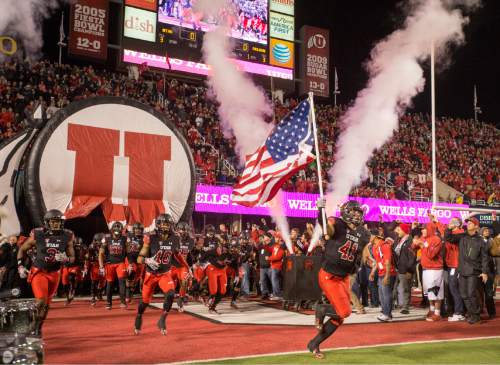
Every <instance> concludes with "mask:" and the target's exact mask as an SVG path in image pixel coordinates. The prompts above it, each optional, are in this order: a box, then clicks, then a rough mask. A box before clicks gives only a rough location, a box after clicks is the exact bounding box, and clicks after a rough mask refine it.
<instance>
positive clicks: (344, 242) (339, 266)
mask: <svg viewBox="0 0 500 365" xmlns="http://www.w3.org/2000/svg"><path fill="white" fill-rule="evenodd" d="M325 205H326V201H325V199H320V200H318V203H317V206H318V208H319V210H320V217H321V209H323V208H324V207H325ZM363 217H364V211H363V209H362V208H361V206H360V205H359V203H358V202H357V201H354V200H351V201H347V202H346V203H344V204H343V205H342V206H341V207H340V219H335V218H330V219H329V220H328V224H327V232H326V235H325V236H324V240H325V255H324V259H323V263H322V268H321V269H320V271H319V273H318V281H319V286H320V287H321V290H322V291H323V293H324V295H325V296H326V298H327V299H328V301H329V302H330V304H318V305H317V306H316V327H317V328H318V334H317V335H316V336H315V337H314V338H313V339H312V340H311V341H309V343H308V344H307V348H308V349H309V351H311V352H312V353H313V354H314V356H315V357H316V358H318V359H322V358H324V354H323V353H322V352H321V351H320V349H319V346H320V344H321V343H322V342H323V341H325V340H326V339H327V338H328V337H330V336H331V335H332V334H333V333H334V332H335V331H336V330H337V328H338V327H339V326H340V325H341V324H342V323H343V321H344V319H345V318H347V317H349V315H350V314H351V301H350V283H349V275H350V274H351V273H353V272H354V270H355V267H356V262H357V259H358V256H359V255H360V254H363V255H367V254H368V252H367V249H366V246H367V244H368V243H369V241H370V233H369V232H368V230H367V229H366V228H364V227H363ZM320 219H321V218H320ZM325 317H328V320H327V321H326V322H324V319H325Z"/></svg>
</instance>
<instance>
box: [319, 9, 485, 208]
mask: <svg viewBox="0 0 500 365" xmlns="http://www.w3.org/2000/svg"><path fill="white" fill-rule="evenodd" d="M479 4H480V2H479V1H472V0H469V1H467V0H458V1H453V0H444V1H441V0H412V1H410V2H409V7H408V9H409V14H408V16H407V18H406V20H405V22H404V25H403V27H402V28H401V29H399V30H396V31H395V32H393V33H392V34H390V35H389V36H388V37H387V38H385V39H384V40H382V41H380V42H379V43H378V44H376V46H375V47H374V49H373V50H372V52H371V55H370V60H369V61H368V64H367V70H368V72H369V81H368V85H367V86H366V88H365V89H364V90H362V91H360V92H359V94H358V95H357V98H356V100H355V102H354V105H353V106H352V107H350V108H349V109H348V110H347V112H346V114H345V115H344V117H343V118H342V120H341V124H342V125H343V126H344V127H345V129H344V130H343V132H342V133H341V134H340V137H339V140H338V144H337V151H336V162H335V164H334V166H333V167H332V169H331V170H330V172H329V173H330V184H329V189H328V190H329V192H328V194H327V207H328V214H329V215H332V214H333V213H334V210H336V208H337V206H338V205H339V204H340V203H341V202H342V201H343V199H345V198H346V197H347V195H348V194H349V191H350V190H351V188H352V187H354V186H356V185H358V184H359V183H360V182H361V181H362V178H363V173H364V171H365V168H366V167H365V166H366V163H367V162H368V160H369V159H370V157H371V156H372V154H373V152H374V151H375V150H376V149H378V148H380V147H382V146H383V145H384V143H386V142H387V141H388V140H389V139H390V138H391V136H392V135H393V132H394V130H396V129H397V128H398V116H399V115H401V114H402V113H403V112H404V110H405V108H406V107H407V106H408V105H409V104H410V103H411V100H412V98H413V97H414V96H415V95H416V94H417V93H419V92H421V91H422V89H423V87H424V84H425V80H424V78H423V71H422V67H421V66H420V64H419V62H423V61H425V60H427V59H428V58H429V56H430V50H431V43H432V42H434V45H435V49H436V54H437V59H438V60H439V61H442V62H441V63H443V62H444V63H445V64H449V62H448V59H447V56H448V54H449V46H450V45H460V44H462V43H463V42H464V34H463V31H462V29H463V27H464V26H465V25H466V24H467V23H468V18H467V17H466V16H464V14H463V12H462V10H459V9H457V8H456V7H457V6H461V7H462V8H463V9H465V10H473V9H474V8H475V7H477V6H478V5H479Z"/></svg>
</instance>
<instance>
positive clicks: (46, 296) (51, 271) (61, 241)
mask: <svg viewBox="0 0 500 365" xmlns="http://www.w3.org/2000/svg"><path fill="white" fill-rule="evenodd" d="M43 220H44V226H43V227H41V228H35V229H34V230H32V231H31V233H30V236H29V238H28V239H27V240H26V241H25V242H24V244H23V245H22V246H21V248H20V249H19V251H18V253H17V263H18V271H19V276H20V277H21V278H25V277H26V276H27V270H26V268H25V267H24V266H23V259H24V257H25V255H26V252H28V251H29V250H31V249H33V248H36V256H35V259H34V262H33V266H32V267H31V270H30V272H29V276H28V282H29V283H31V288H32V289H33V294H34V296H35V299H36V305H37V309H38V310H37V316H36V321H35V328H34V331H33V332H34V334H35V335H38V336H41V334H42V326H43V322H44V320H45V318H46V317H47V313H48V310H49V305H50V302H51V300H52V297H53V296H54V294H55V293H56V291H57V287H58V285H59V277H60V269H61V264H64V263H67V262H69V263H72V262H74V260H75V252H74V250H73V240H74V234H73V232H71V231H70V230H67V229H64V218H63V214H62V213H61V212H60V211H58V210H56V209H52V210H49V211H48V212H47V213H45V215H44V219H43Z"/></svg>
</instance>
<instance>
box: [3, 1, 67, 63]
mask: <svg viewBox="0 0 500 365" xmlns="http://www.w3.org/2000/svg"><path fill="white" fill-rule="evenodd" d="M60 3H61V1H59V0H0V35H11V36H13V37H14V38H15V39H16V40H17V41H18V43H20V44H22V45H23V48H24V50H25V51H26V54H27V55H28V56H29V57H38V56H39V52H40V50H41V48H42V46H43V32H42V21H43V19H46V18H48V17H49V16H50V15H51V13H52V12H53V11H54V10H55V9H57V8H58V7H59V5H60ZM55 37H57V38H53V42H54V43H56V42H57V41H58V40H59V34H58V35H57V36H55Z"/></svg>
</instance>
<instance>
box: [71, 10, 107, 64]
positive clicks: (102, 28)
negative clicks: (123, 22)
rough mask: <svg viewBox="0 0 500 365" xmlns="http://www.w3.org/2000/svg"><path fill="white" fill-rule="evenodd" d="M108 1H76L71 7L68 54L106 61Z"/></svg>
mask: <svg viewBox="0 0 500 365" xmlns="http://www.w3.org/2000/svg"><path fill="white" fill-rule="evenodd" d="M108 23H109V0H76V1H75V2H74V3H73V5H71V13H70V26H69V53H70V54H72V55H77V56H83V57H90V58H97V59H101V60H106V58H107V56H108Z"/></svg>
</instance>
